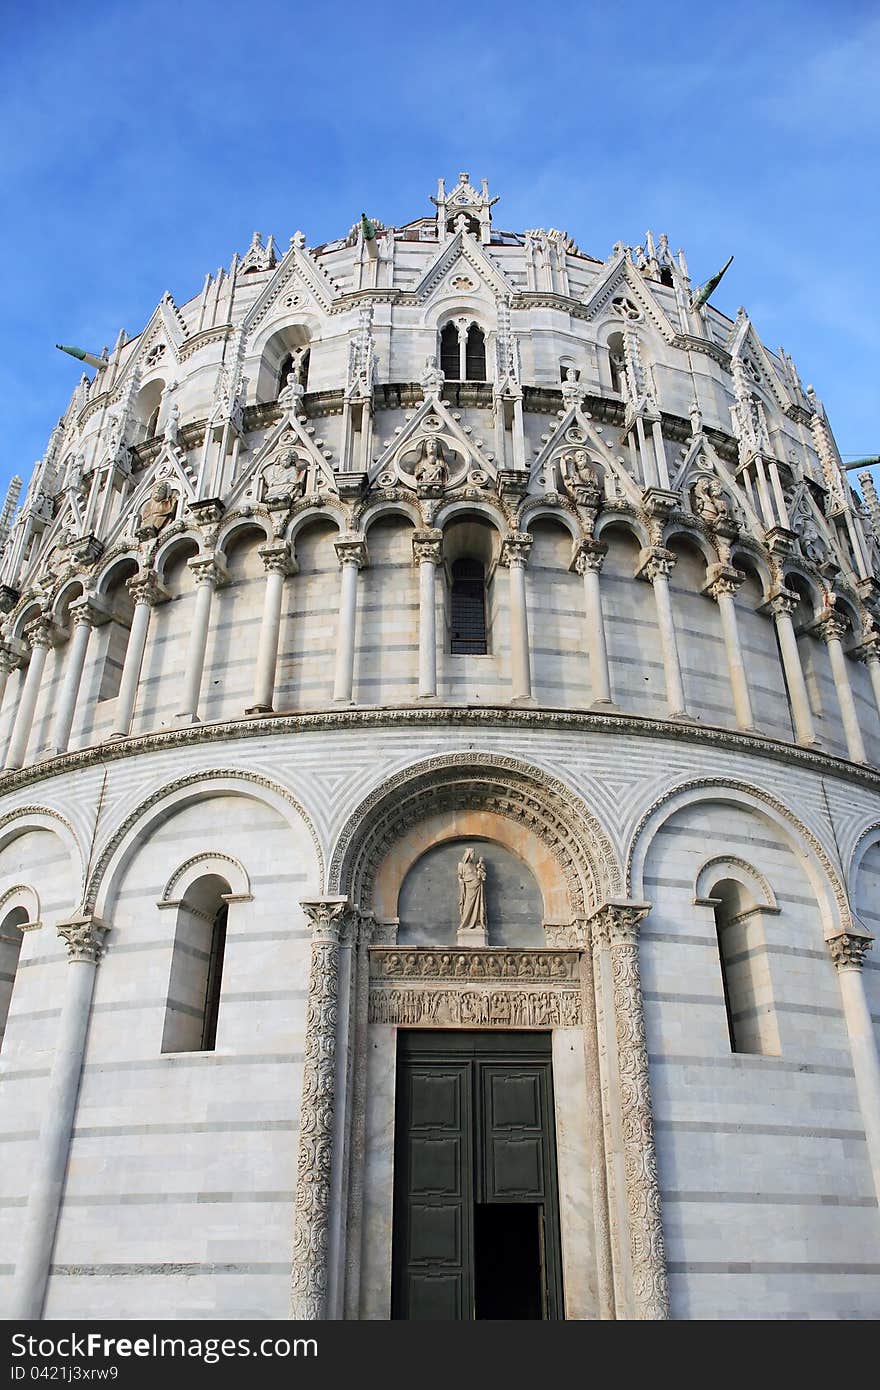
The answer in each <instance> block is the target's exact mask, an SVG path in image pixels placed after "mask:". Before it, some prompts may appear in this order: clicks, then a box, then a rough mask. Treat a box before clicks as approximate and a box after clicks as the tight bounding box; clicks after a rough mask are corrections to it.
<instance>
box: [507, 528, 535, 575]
mask: <svg viewBox="0 0 880 1390" xmlns="http://www.w3.org/2000/svg"><path fill="white" fill-rule="evenodd" d="M531 548H532V536H531V534H530V533H529V532H528V531H509V532H508V533H507V535H506V536H505V537H504V540H503V541H502V543H501V564H502V565H507V566H508V567H509V568H510V569H525V567H526V565H527V564H528V562H529V551H530V550H531Z"/></svg>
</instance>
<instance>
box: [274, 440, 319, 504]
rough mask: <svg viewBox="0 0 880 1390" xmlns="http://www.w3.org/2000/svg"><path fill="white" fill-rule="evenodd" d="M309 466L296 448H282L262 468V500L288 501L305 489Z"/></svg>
mask: <svg viewBox="0 0 880 1390" xmlns="http://www.w3.org/2000/svg"><path fill="white" fill-rule="evenodd" d="M308 471H309V466H308V463H306V461H305V460H304V459H302V458H301V457H300V455H299V454H298V453H297V451H296V449H284V450H283V451H282V452H281V453H280V454H277V455H276V457H275V458H274V459H273V460H272V462H271V463H270V464H268V465H267V466H266V468H265V469H264V470H263V500H264V501H266V502H289V501H291V499H292V498H294V497H302V495H303V493H304V492H305V490H306V478H307V476H308Z"/></svg>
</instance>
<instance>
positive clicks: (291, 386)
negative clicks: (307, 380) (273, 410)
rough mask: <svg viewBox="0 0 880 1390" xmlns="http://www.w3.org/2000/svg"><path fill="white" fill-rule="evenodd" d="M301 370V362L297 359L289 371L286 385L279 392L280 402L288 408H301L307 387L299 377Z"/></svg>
mask: <svg viewBox="0 0 880 1390" xmlns="http://www.w3.org/2000/svg"><path fill="white" fill-rule="evenodd" d="M300 371H301V364H300V363H299V362H296V361H295V362H294V364H293V366H292V367H291V368H290V371H289V372H288V373H287V377H286V379H285V382H284V385H283V386H282V388H281V390H280V391H279V392H278V404H279V405H281V406H284V407H285V408H286V409H288V410H293V409H294V408H296V409H299V407H300V402H301V401H302V398H303V396H304V395H305V393H306V388H305V387H304V386H303V384H302V382H301V381H300V379H299V373H300Z"/></svg>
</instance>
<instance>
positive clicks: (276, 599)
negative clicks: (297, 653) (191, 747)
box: [245, 541, 296, 714]
mask: <svg viewBox="0 0 880 1390" xmlns="http://www.w3.org/2000/svg"><path fill="white" fill-rule="evenodd" d="M259 555H260V559H261V560H262V561H263V568H264V570H265V571H266V590H265V594H264V596H263V619H262V622H261V623H260V640H259V645H258V646H257V668H256V671H255V673H254V700H253V704H251V705H249V706H248V708H247V709H246V710H245V714H270V713H271V712H272V701H273V700H274V698H275V676H276V672H277V667H278V639H279V637H280V635H281V607H282V604H283V602H284V581H285V579H286V578H287V576H288V575H289V574H296V561H295V560H294V558H293V556H292V555H291V553H290V549H289V547H288V546H287V545H286V544H285V543H284V542H283V541H271V542H270V543H269V544H268V545H261V546H260V549H259Z"/></svg>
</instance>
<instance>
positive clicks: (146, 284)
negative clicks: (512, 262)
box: [0, 0, 880, 490]
mask: <svg viewBox="0 0 880 1390" xmlns="http://www.w3.org/2000/svg"><path fill="white" fill-rule="evenodd" d="M3 12H4V43H3V49H2V57H0V129H2V130H3V132H4V138H3V141H2V145H0V162H2V188H3V191H4V194H5V198H4V202H5V208H6V215H5V217H3V219H2V221H0V238H2V242H3V243H4V244H3V247H2V255H0V264H2V265H3V267H4V272H5V273H4V275H3V281H4V283H3V288H2V303H3V307H4V310H5V312H4V314H3V316H2V323H0V408H2V418H3V420H4V422H5V429H4V431H3V434H2V443H0V489H4V490H5V486H6V482H7V480H8V479H9V477H11V475H12V474H13V473H14V472H19V473H21V474H22V476H23V477H24V478H25V480H27V479H28V477H29V475H30V471H31V468H32V466H33V461H34V459H36V458H37V457H39V456H40V455H41V454H42V452H43V450H44V448H45V444H46V439H47V437H48V434H49V431H50V429H51V428H52V426H53V424H54V423H55V421H56V420H57V418H58V416H59V415H60V414H61V412H62V411H63V410H64V408H65V406H66V404H67V401H68V398H69V394H70V391H71V390H72V389H73V387H74V385H75V383H76V381H77V378H78V374H79V366H78V364H77V363H75V362H74V361H73V360H72V359H71V358H66V357H64V356H62V354H60V353H58V352H56V351H55V348H54V344H55V343H56V342H68V343H74V344H76V345H78V346H80V347H85V348H87V349H89V350H91V351H100V349H101V347H102V346H103V345H104V344H105V343H106V344H109V345H111V346H112V344H113V341H114V339H115V337H116V334H117V332H118V330H119V328H120V327H124V328H125V329H126V331H127V332H128V333H130V334H134V333H136V332H138V331H139V330H140V329H141V328H142V327H143V325H144V324H145V323H146V320H147V319H148V317H149V315H150V313H151V312H152V310H153V308H154V306H155V304H156V302H157V300H158V299H159V298H160V296H161V295H162V293H163V292H164V291H165V290H166V289H168V290H170V291H171V292H172V294H173V295H174V296H175V298H176V299H177V300H178V302H183V301H185V300H186V299H188V298H190V297H191V296H192V295H193V294H195V293H196V292H197V291H198V290H199V288H200V287H201V283H202V281H203V279H204V276H205V273H206V272H207V271H208V270H214V269H216V267H217V266H219V265H221V264H224V265H225V264H228V262H229V260H230V258H231V255H232V252H233V251H234V250H236V249H237V250H238V251H240V252H243V251H244V250H245V249H246V247H247V245H248V242H249V240H250V235H251V232H252V231H253V229H254V228H259V229H260V230H261V231H262V232H263V233H264V234H268V233H270V232H271V233H274V235H275V237H276V239H277V240H278V242H279V244H280V246H281V247H282V248H284V247H286V245H287V243H288V240H289V237H290V236H291V234H292V233H293V232H294V231H295V230H296V229H297V228H302V230H303V231H304V232H305V234H306V238H307V240H308V242H309V244H311V245H316V244H318V243H320V242H322V241H325V240H329V239H331V238H333V237H336V236H339V235H341V234H343V233H345V232H346V231H347V230H348V228H349V227H350V226H351V224H352V223H353V222H354V221H355V220H356V219H357V218H358V216H359V214H360V212H361V209H362V208H366V209H367V211H368V212H369V214H370V215H371V216H375V217H378V218H381V219H382V220H383V221H385V222H404V221H408V220H410V219H411V218H413V217H417V216H420V215H423V214H424V213H425V212H426V211H427V210H428V208H429V204H428V197H429V195H430V194H431V193H432V192H433V191H434V189H435V186H436V179H437V177H438V175H443V176H444V177H446V179H447V181H450V180H452V181H454V179H455V176H456V175H457V173H458V171H459V170H461V169H467V170H469V172H470V173H471V175H472V177H473V178H474V179H475V180H478V179H480V178H482V177H484V176H485V177H487V178H488V179H489V182H490V186H491V190H492V192H493V193H499V194H500V195H501V201H500V202H499V203H498V205H497V207H496V210H495V219H496V223H497V225H499V226H502V227H510V228H515V229H518V230H521V229H522V228H525V227H534V226H557V227H564V228H565V229H566V230H567V231H568V232H570V234H571V235H572V236H573V237H574V238H575V240H576V241H577V242H578V243H579V245H580V246H581V247H582V248H583V249H584V250H585V251H588V252H589V253H590V254H592V255H595V256H600V257H604V256H607V255H608V254H609V252H610V250H611V246H612V244H613V242H615V241H616V240H618V239H619V240H622V241H625V242H629V243H637V242H639V241H641V239H642V237H643V235H644V232H645V229H646V227H651V228H652V230H654V231H655V232H657V233H659V232H663V231H665V232H667V233H668V234H669V239H670V243H671V244H672V246H673V248H677V247H678V246H683V247H684V249H685V253H686V255H687V257H688V261H689V265H690V270H691V274H692V277H693V278H694V280H695V282H698V281H701V280H704V279H706V278H707V277H708V276H709V275H710V274H711V273H712V272H714V271H715V270H716V269H717V268H718V267H719V266H720V265H721V264H722V262H723V261H724V260H725V259H726V258H727V256H728V255H729V254H730V253H731V252H732V253H733V254H734V255H735V257H736V259H735V261H734V264H733V266H732V268H731V270H730V271H729V272H728V275H727V277H726V279H725V281H724V283H723V284H722V286H721V287H720V289H719V290H718V291H717V293H716V295H715V297H714V300H713V302H714V303H715V304H716V305H717V306H718V307H719V308H720V309H722V310H723V311H724V312H726V313H728V314H730V315H733V314H735V312H736V309H737V306H738V305H740V304H744V305H745V306H746V308H747V309H748V311H749V313H750V314H751V315H752V317H753V319H754V321H755V324H756V326H757V329H758V332H759V333H760V335H761V337H762V338H763V340H764V341H765V342H766V343H767V345H768V346H770V347H772V348H776V347H778V346H779V344H780V343H781V344H782V345H783V346H784V347H785V348H786V349H787V350H788V351H789V352H790V353H791V354H792V355H793V357H794V359H795V362H796V363H797V365H798V367H799V369H800V372H801V376H802V379H803V381H804V383H805V384H806V383H807V382H812V383H813V384H814V385H815V387H816V390H817V392H818V393H819V395H820V396H821V397H822V399H823V400H824V401H825V404H826V407H827V409H828V412H829V415H830V417H831V422H832V425H833V427H834V430H835V433H836V436H837V439H838V443H839V445H840V448H841V451H842V452H843V453H844V454H845V455H858V454H863V453H880V412H878V369H880V362H878V351H877V344H878V331H877V324H878V321H880V290H878V286H880V260H878V245H877V224H878V210H880V181H878V177H877V173H878V170H877V158H876V148H877V143H878V133H880V130H878V126H880V118H878V102H877V73H878V71H880V8H878V6H877V4H876V3H861V2H857V0H853V2H852V3H850V2H849V0H833V2H832V0H828V3H811V2H810V0H797V3H782V2H780V0H762V3H756V2H755V0H752V3H748V2H747V3H741V4H740V5H739V7H736V6H734V5H731V4H729V3H727V4H720V3H699V2H698V0H664V2H663V3H656V0H655V3H651V4H647V3H643V0H635V3H630V4H627V5H621V4H619V3H614V4H612V3H602V4H590V3H581V4H577V3H574V4H572V5H569V6H549V5H545V6H536V5H535V4H533V3H532V4H525V3H522V0H506V3H496V0H484V3H482V4H481V5H479V6H478V7H477V6H475V7H473V8H472V9H470V11H468V12H464V13H463V12H462V11H461V10H460V9H459V8H457V7H456V6H453V5H445V6H441V5H432V6H428V5H424V4H419V3H418V0H407V3H398V0H390V3H388V2H387V0H385V3H380V2H379V0H359V3H350V0H339V3H336V4H328V5H323V6H319V5H310V6H308V7H304V6H302V5H298V4H296V3H295V0H294V2H293V3H291V0H285V2H284V3H279V0H260V2H259V3H251V4H243V3H240V0H227V2H226V3H214V4H207V3H204V0H177V2H176V3H169V0H149V3H144V0H128V3H124V4H120V3H115V2H114V0H107V2H106V3H104V4H102V5H101V6H72V5H70V4H69V3H64V4H58V3H55V0H46V2H45V3H43V4H41V5H39V6H25V5H22V4H16V3H15V2H14V0H5V4H4V5H3ZM850 476H851V477H854V474H851V475H850ZM875 477H878V474H877V472H876V471H875ZM878 482H880V477H878Z"/></svg>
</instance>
